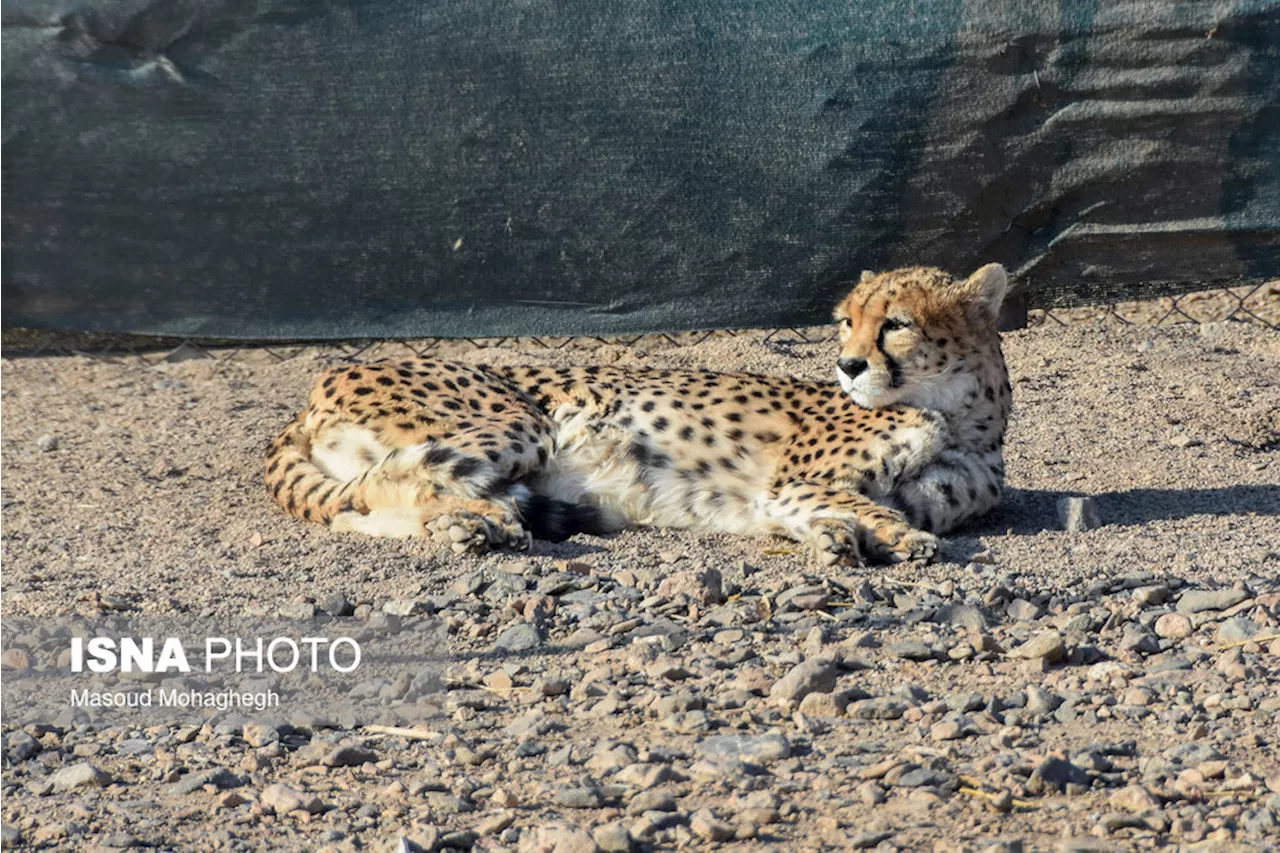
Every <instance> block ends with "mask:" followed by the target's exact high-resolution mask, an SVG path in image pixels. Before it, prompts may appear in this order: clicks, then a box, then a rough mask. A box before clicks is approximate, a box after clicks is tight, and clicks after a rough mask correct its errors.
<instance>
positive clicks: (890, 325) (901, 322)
mask: <svg viewBox="0 0 1280 853" xmlns="http://www.w3.org/2000/svg"><path fill="white" fill-rule="evenodd" d="M910 325H911V321H910V320H907V319H905V318H903V317H886V318H885V321H884V325H883V326H882V328H883V329H884V330H885V331H886V332H896V331H897V330H898V329H905V328H907V327H908V326H910Z"/></svg>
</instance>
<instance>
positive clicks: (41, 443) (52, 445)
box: [36, 433, 58, 453]
mask: <svg viewBox="0 0 1280 853" xmlns="http://www.w3.org/2000/svg"><path fill="white" fill-rule="evenodd" d="M36 447H38V448H40V450H41V452H43V453H52V452H53V451H55V450H57V449H58V437H57V436H56V435H53V434H51V433H45V434H44V435H42V436H40V437H39V438H37V439H36Z"/></svg>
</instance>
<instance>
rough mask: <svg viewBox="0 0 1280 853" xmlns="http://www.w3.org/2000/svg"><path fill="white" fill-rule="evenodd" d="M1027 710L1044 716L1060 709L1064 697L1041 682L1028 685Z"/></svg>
mask: <svg viewBox="0 0 1280 853" xmlns="http://www.w3.org/2000/svg"><path fill="white" fill-rule="evenodd" d="M1026 693H1027V710H1028V711H1030V712H1031V713H1032V714H1036V715H1039V716H1044V715H1046V714H1052V713H1053V712H1054V711H1056V710H1058V706H1059V705H1061V704H1062V697H1061V696H1058V695H1056V694H1054V693H1050V692H1049V691H1048V690H1045V689H1044V688H1043V687H1041V686H1040V685H1039V684H1032V685H1030V686H1028V687H1027V690H1026Z"/></svg>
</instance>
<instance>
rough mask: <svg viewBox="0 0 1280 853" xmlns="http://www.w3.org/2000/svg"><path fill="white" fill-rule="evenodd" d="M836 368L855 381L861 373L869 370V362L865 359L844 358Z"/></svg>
mask: <svg viewBox="0 0 1280 853" xmlns="http://www.w3.org/2000/svg"><path fill="white" fill-rule="evenodd" d="M836 367H838V368H840V372H841V373H843V374H844V375H845V376H848V377H849V378H850V379H854V378H856V377H857V375H858V374H859V373H861V372H862V371H864V370H866V369H867V360H866V359H865V358H842V359H840V360H839V361H837V362H836Z"/></svg>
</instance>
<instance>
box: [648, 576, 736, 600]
mask: <svg viewBox="0 0 1280 853" xmlns="http://www.w3.org/2000/svg"><path fill="white" fill-rule="evenodd" d="M723 582H724V581H723V578H722V577H721V575H720V572H719V571H718V570H716V569H707V568H704V569H699V570H697V571H687V572H676V573H675V574H672V575H669V576H668V577H666V578H664V579H663V581H662V583H661V584H659V585H658V595H660V596H662V597H663V598H675V597H676V596H679V595H687V596H688V597H689V598H690V599H692V600H693V601H696V602H698V603H699V604H704V605H712V604H720V603H721V602H723V601H724V591H723Z"/></svg>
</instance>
